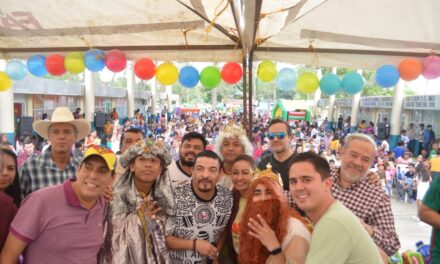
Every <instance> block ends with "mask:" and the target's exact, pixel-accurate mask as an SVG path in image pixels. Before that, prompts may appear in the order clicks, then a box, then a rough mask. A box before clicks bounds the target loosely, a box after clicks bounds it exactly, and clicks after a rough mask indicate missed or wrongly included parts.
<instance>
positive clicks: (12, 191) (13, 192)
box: [0, 147, 21, 207]
mask: <svg viewBox="0 0 440 264" xmlns="http://www.w3.org/2000/svg"><path fill="white" fill-rule="evenodd" d="M0 151H1V152H2V153H3V155H8V156H10V157H11V158H13V159H14V162H15V178H14V181H13V182H12V184H11V185H9V186H8V187H6V189H5V193H6V194H7V195H9V196H11V197H12V199H13V200H14V204H15V205H16V206H17V207H19V206H20V203H21V193H20V181H19V175H18V166H17V156H16V155H15V153H14V152H13V151H12V150H11V149H9V148H5V147H2V148H0ZM3 159H4V156H3ZM1 173H3V172H1Z"/></svg>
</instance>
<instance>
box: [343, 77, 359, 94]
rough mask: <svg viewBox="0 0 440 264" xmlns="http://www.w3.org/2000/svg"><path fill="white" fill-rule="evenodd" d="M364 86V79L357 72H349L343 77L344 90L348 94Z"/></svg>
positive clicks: (354, 92)
mask: <svg viewBox="0 0 440 264" xmlns="http://www.w3.org/2000/svg"><path fill="white" fill-rule="evenodd" d="M362 88H364V79H363V78H362V76H361V75H360V74H359V73H357V72H349V73H346V74H345V75H344V78H343V79H342V90H343V91H344V92H346V93H347V94H350V95H353V94H357V93H358V92H360V91H362Z"/></svg>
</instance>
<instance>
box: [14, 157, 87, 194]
mask: <svg viewBox="0 0 440 264" xmlns="http://www.w3.org/2000/svg"><path fill="white" fill-rule="evenodd" d="M81 160H82V156H81V155H78V154H75V155H74V154H73V153H72V156H71V157H70V160H69V162H68V163H67V165H66V168H65V169H64V170H61V169H60V168H58V167H57V165H56V164H55V163H54V162H53V161H52V156H51V149H50V148H49V149H47V150H46V151H44V152H43V153H42V154H41V155H38V156H33V157H31V158H29V159H28V160H26V162H25V163H24V165H23V167H22V170H21V174H20V189H21V192H22V197H23V198H25V197H26V196H28V195H29V194H30V193H32V192H34V191H36V190H39V189H41V188H44V187H47V186H51V185H56V184H62V183H64V182H65V181H66V180H68V179H76V170H77V168H78V165H79V164H80V163H81Z"/></svg>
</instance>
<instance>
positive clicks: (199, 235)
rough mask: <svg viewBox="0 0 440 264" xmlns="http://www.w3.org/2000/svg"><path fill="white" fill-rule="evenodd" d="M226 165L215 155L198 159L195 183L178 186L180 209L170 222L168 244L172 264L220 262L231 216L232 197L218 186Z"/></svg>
mask: <svg viewBox="0 0 440 264" xmlns="http://www.w3.org/2000/svg"><path fill="white" fill-rule="evenodd" d="M221 167H222V162H221V159H220V157H219V156H218V155H217V154H215V152H213V151H210V150H206V151H203V152H200V153H199V154H198V155H197V156H196V157H195V159H194V167H193V170H192V179H191V182H189V183H185V184H182V185H179V186H177V188H176V189H175V192H174V194H175V199H176V201H178V203H179V206H178V207H177V210H176V212H175V215H172V216H170V217H169V218H168V219H167V224H166V243H167V246H168V249H169V250H170V256H171V261H172V263H206V261H207V260H208V258H211V259H217V256H218V252H219V249H218V248H217V247H216V245H217V244H218V240H219V238H220V237H221V235H222V233H223V231H224V230H225V227H226V225H227V223H228V221H229V217H230V216H231V208H232V194H231V191H230V190H228V189H227V188H225V187H222V186H218V185H216V184H217V182H218V180H219V178H220V171H221Z"/></svg>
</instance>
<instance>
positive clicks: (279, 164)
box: [257, 119, 294, 205]
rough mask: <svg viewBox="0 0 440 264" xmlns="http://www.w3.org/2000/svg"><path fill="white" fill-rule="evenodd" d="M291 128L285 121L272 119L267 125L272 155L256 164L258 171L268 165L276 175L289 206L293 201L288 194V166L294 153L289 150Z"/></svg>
mask: <svg viewBox="0 0 440 264" xmlns="http://www.w3.org/2000/svg"><path fill="white" fill-rule="evenodd" d="M291 135H292V131H291V128H290V126H289V124H288V123H287V122H286V121H283V120H281V119H273V120H272V121H271V122H270V123H269V133H268V135H267V136H268V138H269V144H270V147H271V148H272V154H271V155H268V156H266V157H265V158H263V159H262V160H261V161H260V162H259V163H258V166H257V167H258V169H259V170H261V171H263V170H265V169H266V166H267V165H268V164H269V163H270V165H271V166H272V171H274V172H275V173H278V174H279V175H280V176H281V179H282V181H283V188H284V193H285V194H286V197H287V198H288V201H289V203H290V204H291V205H293V200H292V198H291V196H290V192H289V164H290V161H291V160H292V158H293V156H294V153H293V151H292V149H291V148H290V136H291Z"/></svg>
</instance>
